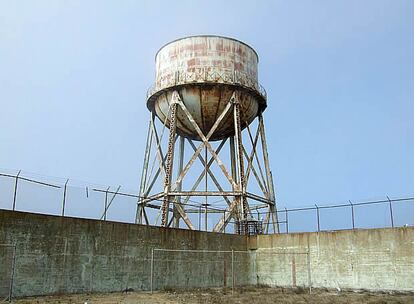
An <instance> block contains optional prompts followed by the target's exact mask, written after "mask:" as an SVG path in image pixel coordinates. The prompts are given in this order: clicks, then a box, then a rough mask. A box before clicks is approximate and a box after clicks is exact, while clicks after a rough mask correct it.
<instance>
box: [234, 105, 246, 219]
mask: <svg viewBox="0 0 414 304" xmlns="http://www.w3.org/2000/svg"><path fill="white" fill-rule="evenodd" d="M233 104H234V107H233V109H234V111H233V114H234V133H235V136H234V138H235V143H236V149H237V150H236V156H237V167H238V173H239V176H238V177H239V183H238V188H239V189H238V190H239V191H241V192H242V195H241V196H239V197H237V198H236V199H237V200H238V201H239V202H238V205H239V207H240V211H241V212H240V213H241V214H240V215H241V218H242V219H243V220H245V219H247V214H248V206H247V201H246V197H245V195H244V194H245V189H246V188H245V187H246V185H245V179H244V159H243V142H242V134H241V122H240V101H239V100H238V97H236V98H234V99H233Z"/></svg>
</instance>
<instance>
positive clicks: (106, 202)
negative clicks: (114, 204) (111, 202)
mask: <svg viewBox="0 0 414 304" xmlns="http://www.w3.org/2000/svg"><path fill="white" fill-rule="evenodd" d="M110 187H111V186H109V187H108V188H106V191H105V206H104V221H106V208H107V205H108V191H109V188H110Z"/></svg>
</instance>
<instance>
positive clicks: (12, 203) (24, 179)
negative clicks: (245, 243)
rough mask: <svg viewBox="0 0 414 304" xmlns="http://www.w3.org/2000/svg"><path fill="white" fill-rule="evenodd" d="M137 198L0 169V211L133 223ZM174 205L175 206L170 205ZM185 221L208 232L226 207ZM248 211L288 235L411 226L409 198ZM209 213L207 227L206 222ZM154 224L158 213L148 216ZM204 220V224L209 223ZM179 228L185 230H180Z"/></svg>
mask: <svg viewBox="0 0 414 304" xmlns="http://www.w3.org/2000/svg"><path fill="white" fill-rule="evenodd" d="M139 199H140V197H139V195H138V194H136V193H134V192H133V191H128V190H125V189H123V188H122V187H121V186H103V185H95V184H92V183H86V182H79V181H75V180H70V179H65V178H56V177H45V176H40V175H36V174H33V173H27V172H22V171H18V172H4V171H0V209H7V210H14V211H25V212H33V213H41V214H50V215H59V216H70V217H79V218H89V219H98V220H104V221H105V220H109V221H118V222H126V223H135V217H136V207H137V202H138V201H139ZM172 203H174V202H172ZM185 207H186V208H187V209H186V210H187V212H188V214H189V217H190V218H192V221H193V223H195V228H196V229H198V230H209V228H211V227H212V225H211V224H212V223H213V222H214V221H215V220H216V218H214V216H216V217H217V218H218V217H221V216H223V215H225V214H226V208H225V206H224V207H221V206H218V205H213V206H206V205H205V204H204V203H203V202H198V201H195V200H191V199H190V200H188V202H187V204H186V206H185ZM261 210H263V209H259V208H258V207H253V208H252V209H251V216H252V218H254V219H257V220H258V221H263V223H264V227H263V231H264V233H278V232H279V233H292V232H313V231H330V230H348V229H364V228H381V227H402V226H412V225H413V224H414V222H413V221H414V218H413V217H412V216H410V215H412V214H414V197H403V198H390V197H385V198H384V199H380V200H372V201H358V202H357V201H348V202H347V203H344V204H331V205H322V204H313V205H312V206H309V207H304V208H290V209H287V208H282V207H281V206H280V205H278V206H277V211H276V215H277V216H272V215H271V214H269V212H268V211H266V212H263V211H261ZM207 213H209V214H210V216H211V217H210V218H211V221H212V222H211V223H209V222H208V220H207V217H206V216H205V215H206V214H207ZM148 217H149V219H150V222H153V223H156V222H157V221H156V219H157V218H158V217H159V214H158V210H154V211H153V213H149V214H148ZM210 218H209V220H210ZM235 225H236V223H235V222H234V221H230V225H228V227H227V228H226V230H225V231H224V232H225V233H236V231H237V229H235ZM180 228H185V227H184V226H182V227H180Z"/></svg>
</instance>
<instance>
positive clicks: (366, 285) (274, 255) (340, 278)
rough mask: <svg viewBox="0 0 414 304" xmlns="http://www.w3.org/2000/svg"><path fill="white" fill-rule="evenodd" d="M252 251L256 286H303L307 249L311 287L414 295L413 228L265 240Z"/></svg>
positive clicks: (338, 232) (301, 234)
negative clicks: (393, 291) (404, 292)
mask: <svg viewBox="0 0 414 304" xmlns="http://www.w3.org/2000/svg"><path fill="white" fill-rule="evenodd" d="M250 243H251V242H250ZM257 248H258V250H257V251H256V265H255V266H256V269H257V277H256V279H257V282H258V283H261V284H268V285H278V286H292V285H297V286H308V262H307V254H306V252H308V250H309V253H310V254H309V257H310V270H311V271H310V274H311V280H312V286H314V287H327V288H341V289H342V288H351V289H370V290H399V291H413V290H414V227H407V228H383V229H367V230H354V231H352V230H348V231H336V232H320V233H297V234H281V235H264V236H259V237H258V238H257ZM265 248H271V250H269V249H265ZM303 253H305V254H303Z"/></svg>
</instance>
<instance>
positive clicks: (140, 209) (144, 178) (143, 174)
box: [135, 121, 152, 224]
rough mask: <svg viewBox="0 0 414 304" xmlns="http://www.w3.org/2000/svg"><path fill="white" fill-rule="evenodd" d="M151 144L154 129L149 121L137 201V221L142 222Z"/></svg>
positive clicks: (137, 222)
mask: <svg viewBox="0 0 414 304" xmlns="http://www.w3.org/2000/svg"><path fill="white" fill-rule="evenodd" d="M151 145H152V131H151V121H149V123H148V132H147V143H146V145H145V154H144V166H143V167H142V172H141V183H140V186H139V196H140V197H139V198H138V202H137V211H136V214H135V223H136V224H142V218H143V208H144V206H143V204H142V202H141V200H142V198H143V196H144V192H145V185H146V184H147V177H148V176H147V173H148V164H149V159H150V155H151Z"/></svg>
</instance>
